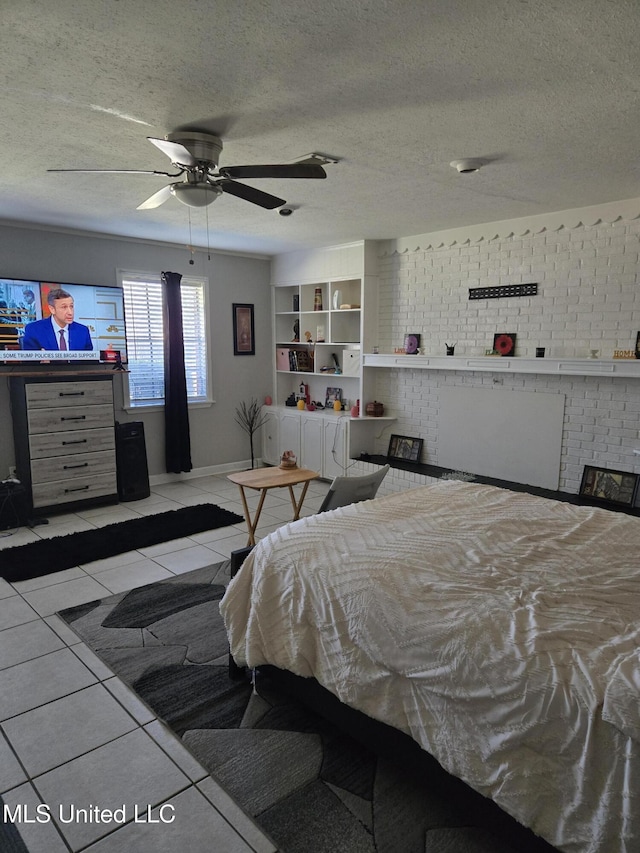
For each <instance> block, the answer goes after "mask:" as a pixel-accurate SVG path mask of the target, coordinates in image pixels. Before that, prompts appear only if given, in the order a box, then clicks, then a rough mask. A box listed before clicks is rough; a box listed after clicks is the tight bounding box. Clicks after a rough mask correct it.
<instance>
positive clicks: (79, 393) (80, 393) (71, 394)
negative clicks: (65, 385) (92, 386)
mask: <svg viewBox="0 0 640 853" xmlns="http://www.w3.org/2000/svg"><path fill="white" fill-rule="evenodd" d="M58 396H59V397H84V391H59V392H58Z"/></svg>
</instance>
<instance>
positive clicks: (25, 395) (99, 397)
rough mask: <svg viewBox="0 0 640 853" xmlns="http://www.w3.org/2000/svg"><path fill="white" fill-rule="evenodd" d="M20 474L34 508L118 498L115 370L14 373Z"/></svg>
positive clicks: (51, 508)
mask: <svg viewBox="0 0 640 853" xmlns="http://www.w3.org/2000/svg"><path fill="white" fill-rule="evenodd" d="M11 401H12V407H13V427H14V444H15V452H16V470H17V474H18V478H19V479H20V481H21V482H22V483H23V485H24V486H25V488H26V490H27V495H28V497H29V499H30V503H31V508H32V510H33V512H34V514H43V513H45V512H52V511H60V510H71V509H73V508H74V507H76V506H77V505H79V504H87V503H89V502H91V503H94V504H98V503H114V502H116V501H117V499H118V498H117V493H118V489H117V478H116V452H115V427H114V409H113V381H112V377H111V376H104V377H103V376H95V377H88V378H78V377H73V378H68V379H56V380H55V381H51V380H49V379H47V380H43V379H32V378H24V379H22V378H21V379H12V380H11Z"/></svg>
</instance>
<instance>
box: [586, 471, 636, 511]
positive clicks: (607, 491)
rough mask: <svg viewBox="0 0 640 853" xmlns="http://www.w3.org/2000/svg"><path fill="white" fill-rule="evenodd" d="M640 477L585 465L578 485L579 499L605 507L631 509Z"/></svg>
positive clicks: (625, 472)
mask: <svg viewBox="0 0 640 853" xmlns="http://www.w3.org/2000/svg"><path fill="white" fill-rule="evenodd" d="M639 479H640V475H638V474H631V473H629V472H627V471H612V470H611V469H609V468H597V467H596V466H594V465H585V466H584V472H583V474H582V483H581V484H580V497H583V498H588V499H589V501H595V502H597V503H599V504H602V505H603V506H605V505H606V504H609V505H612V506H627V507H632V506H633V505H634V503H635V499H636V494H637V491H638V480H639Z"/></svg>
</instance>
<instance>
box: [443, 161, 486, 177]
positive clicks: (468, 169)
mask: <svg viewBox="0 0 640 853" xmlns="http://www.w3.org/2000/svg"><path fill="white" fill-rule="evenodd" d="M486 162H487V161H486V160H479V159H478V158H477V157H467V158H466V159H465V160H452V161H451V163H449V165H450V166H452V167H453V168H454V169H457V170H458V172H460V174H461V175H469V174H471V173H472V172H477V171H478V170H479V169H481V168H482V167H483V166H484V165H485V164H486Z"/></svg>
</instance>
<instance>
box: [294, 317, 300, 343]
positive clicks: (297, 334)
mask: <svg viewBox="0 0 640 853" xmlns="http://www.w3.org/2000/svg"><path fill="white" fill-rule="evenodd" d="M299 340H300V320H296V321H295V323H294V324H293V343H297V342H298V341H299Z"/></svg>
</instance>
